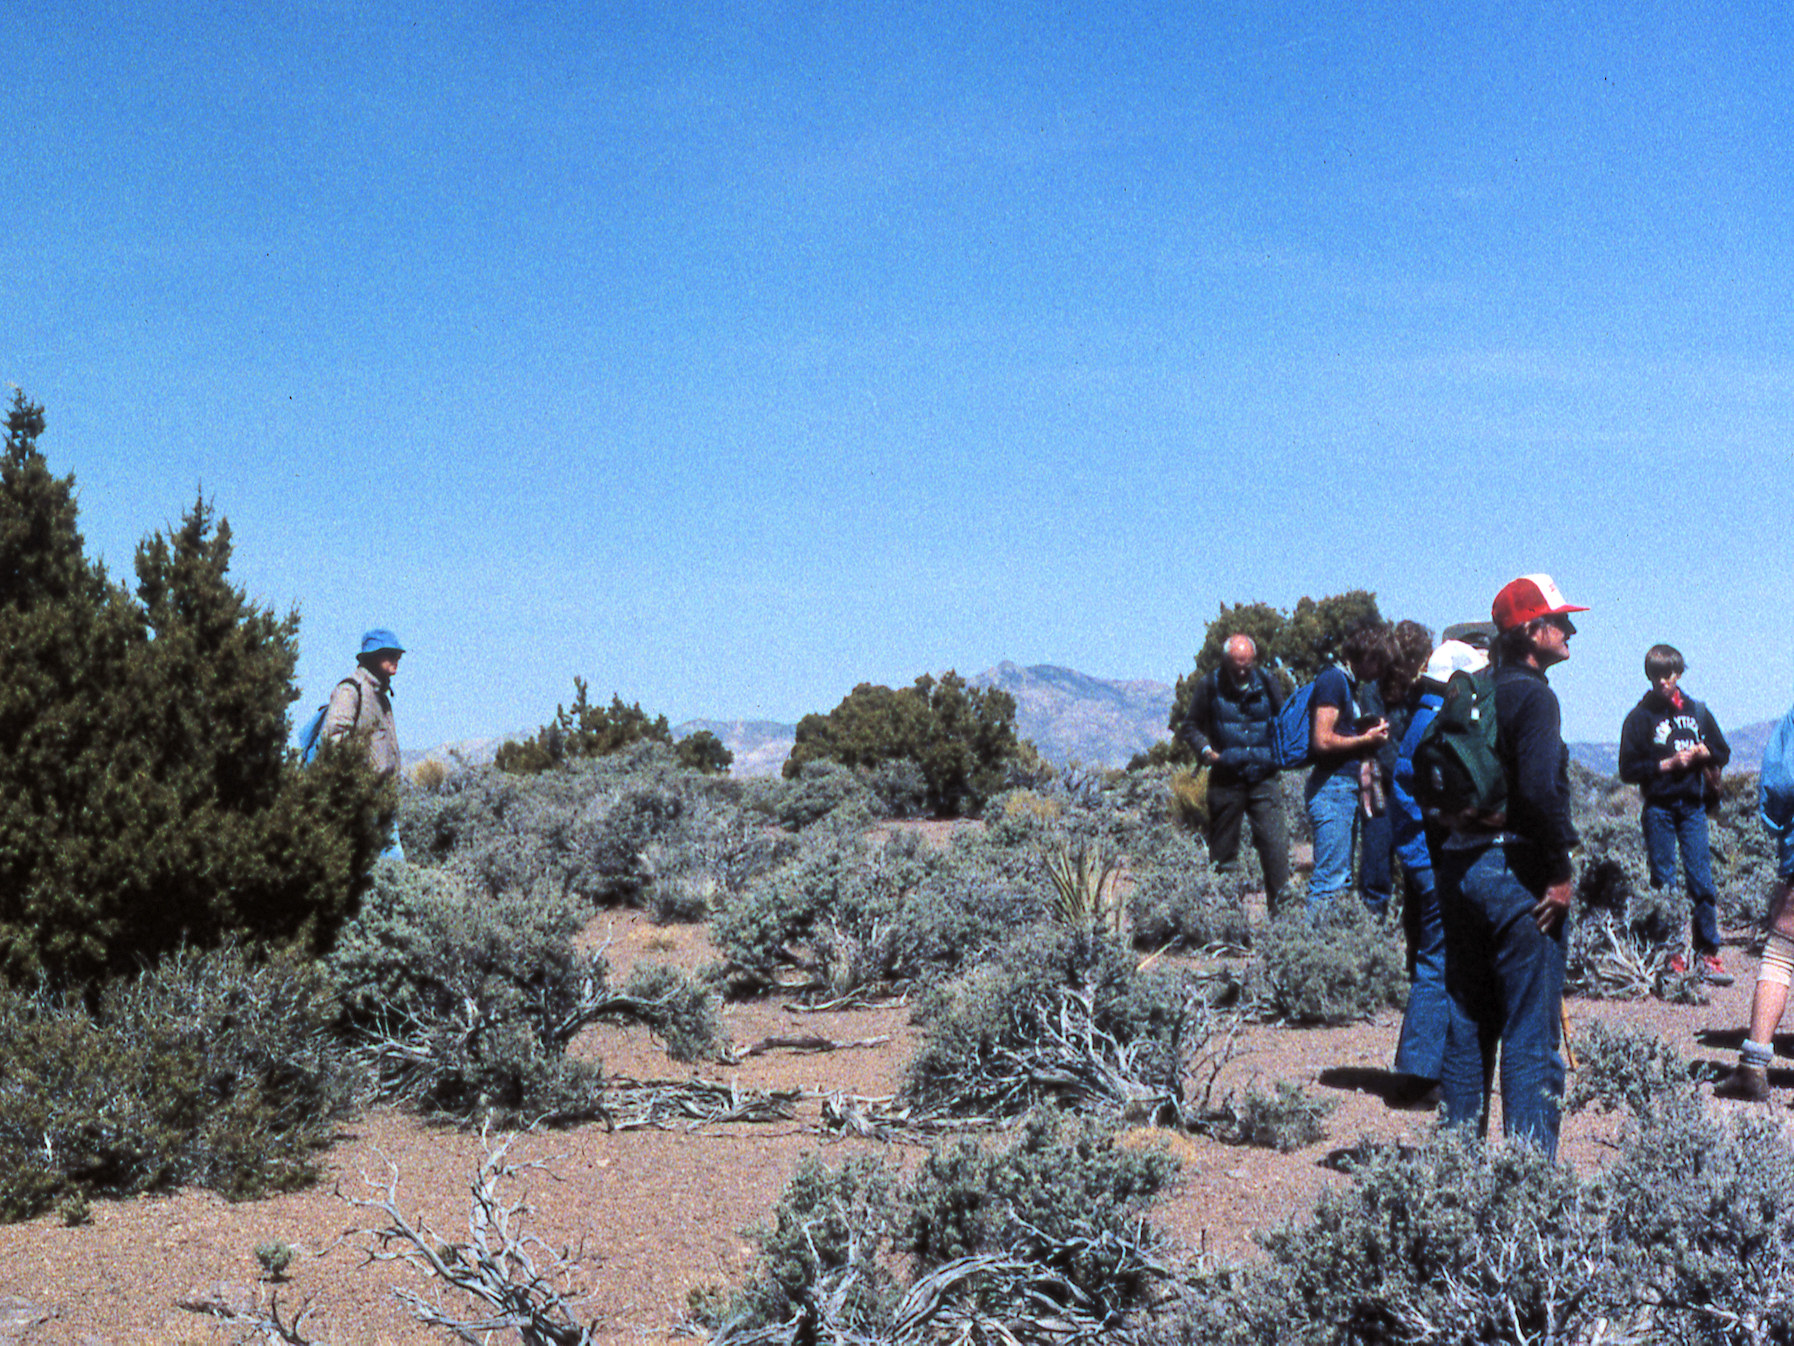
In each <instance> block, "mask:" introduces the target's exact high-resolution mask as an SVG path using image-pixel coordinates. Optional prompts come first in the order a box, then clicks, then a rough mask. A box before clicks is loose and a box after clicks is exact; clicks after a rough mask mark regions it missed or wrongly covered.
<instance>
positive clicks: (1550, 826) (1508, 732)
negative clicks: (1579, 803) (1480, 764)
mask: <svg viewBox="0 0 1794 1346" xmlns="http://www.w3.org/2000/svg"><path fill="white" fill-rule="evenodd" d="M1495 726H1496V727H1495V752H1496V755H1497V756H1499V757H1500V758H1501V766H1502V769H1503V770H1504V771H1505V772H1506V773H1507V830H1508V831H1509V832H1512V833H1514V834H1515V835H1517V836H1520V837H1524V838H1525V839H1526V840H1528V841H1530V842H1532V843H1533V844H1534V845H1535V846H1536V847H1537V848H1538V855H1539V859H1540V860H1541V861H1542V862H1543V864H1544V868H1545V877H1546V880H1547V882H1550V883H1557V882H1559V881H1561V880H1563V879H1567V878H1569V877H1570V849H1571V848H1572V847H1573V846H1575V845H1576V843H1577V841H1578V839H1579V838H1578V837H1577V835H1576V826H1575V824H1574V823H1572V822H1571V821H1570V750H1569V749H1568V748H1566V747H1565V746H1564V740H1563V712H1562V711H1561V710H1560V708H1559V707H1558V704H1557V693H1556V692H1554V691H1552V690H1551V684H1550V683H1548V682H1546V681H1545V675H1544V673H1543V672H1542V671H1541V670H1539V669H1536V668H1533V667H1532V666H1531V665H1529V664H1507V665H1504V666H1503V667H1502V668H1501V669H1500V670H1499V671H1498V672H1497V673H1496V674H1495Z"/></svg>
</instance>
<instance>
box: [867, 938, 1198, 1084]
mask: <svg viewBox="0 0 1794 1346" xmlns="http://www.w3.org/2000/svg"><path fill="white" fill-rule="evenodd" d="M916 1014H917V1018H918V1019H919V1020H920V1022H921V1023H922V1025H923V1028H924V1040H923V1042H922V1045H921V1046H920V1047H919V1048H918V1049H917V1050H916V1053H915V1055H914V1056H912V1057H911V1059H910V1062H909V1065H908V1067H907V1070H906V1072H905V1077H904V1085H903V1094H902V1097H903V1098H904V1100H905V1102H906V1103H908V1104H909V1105H911V1106H913V1107H915V1108H917V1109H919V1110H921V1111H924V1112H928V1111H940V1112H945V1113H949V1114H952V1115H956V1116H979V1117H1018V1116H1021V1115H1022V1114H1024V1113H1026V1112H1028V1111H1030V1110H1031V1109H1033V1108H1034V1107H1036V1106H1038V1105H1040V1104H1042V1103H1047V1102H1052V1103H1057V1104H1061V1105H1068V1106H1075V1107H1082V1108H1087V1109H1092V1110H1098V1111H1108V1112H1113V1113H1118V1114H1123V1115H1133V1116H1137V1117H1138V1118H1140V1119H1145V1118H1148V1117H1151V1118H1158V1117H1160V1116H1165V1117H1168V1118H1171V1119H1175V1118H1176V1117H1177V1116H1178V1115H1179V1111H1180V1106H1181V1103H1182V1099H1183V1084H1184V1075H1185V1070H1186V1063H1187V1062H1188V1060H1189V1058H1190V1056H1191V1055H1192V1054H1193V1053H1194V1052H1195V1051H1197V1050H1198V1049H1199V1048H1200V1047H1201V1046H1202V1044H1203V1043H1204V1042H1206V1041H1207V1039H1208V1037H1209V1036H1210V1034H1211V1033H1212V1032H1213V1029H1214V1023H1213V1020H1212V1016H1211V1015H1210V1013H1209V1012H1208V1008H1207V1005H1206V1003H1205V1002H1204V1000H1203V998H1202V996H1201V993H1200V990H1199V989H1198V987H1197V986H1196V984H1195V983H1194V981H1193V979H1192V978H1191V976H1190V974H1188V973H1186V972H1183V971H1181V970H1177V969H1171V968H1166V967H1163V966H1160V967H1154V968H1150V969H1147V970H1145V971H1142V970H1140V968H1139V967H1138V966H1137V964H1136V963H1135V960H1134V958H1133V955H1132V954H1131V953H1129V952H1128V951H1127V950H1126V949H1124V948H1122V947H1121V946H1120V945H1119V944H1117V943H1115V942H1114V941H1112V940H1110V939H1107V938H1105V937H1103V936H1102V935H1101V934H1100V933H1099V932H1097V931H1095V930H1093V929H1089V928H1078V929H1068V928H1065V927H1060V926H1053V925H1036V926H1033V927H1030V928H1028V929H1025V930H1022V931H1020V932H1018V933H1017V934H1016V935H1014V936H1013V937H1012V938H1011V939H1010V940H1009V941H1008V942H1007V943H1006V944H1004V945H1002V946H1000V947H999V948H997V949H996V950H994V951H993V952H992V953H991V954H990V955H989V957H988V959H987V961H985V962H983V963H981V964H979V965H978V966H976V967H973V968H972V969H970V970H969V971H968V972H966V973H965V974H964V975H962V976H961V977H959V978H958V979H956V980H954V981H952V982H948V983H945V984H943V985H940V986H938V987H937V988H935V989H934V990H932V991H931V992H930V993H929V994H928V995H927V996H926V997H925V998H924V999H923V1000H922V1002H921V1003H920V1005H919V1006H918V1008H917V1011H916Z"/></svg>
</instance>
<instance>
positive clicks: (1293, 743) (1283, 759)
mask: <svg viewBox="0 0 1794 1346" xmlns="http://www.w3.org/2000/svg"><path fill="white" fill-rule="evenodd" d="M1312 700H1314V684H1313V683H1312V682H1305V683H1303V684H1302V685H1301V686H1300V687H1298V688H1296V690H1295V691H1293V692H1291V693H1290V694H1289V699H1288V700H1286V701H1285V702H1284V703H1283V709H1282V710H1280V711H1278V712H1277V722H1276V724H1275V726H1274V727H1273V728H1272V730H1271V753H1272V755H1273V756H1275V757H1276V759H1277V769H1278V770H1279V771H1294V770H1295V769H1296V768H1297V767H1304V766H1313V765H1314V735H1313V732H1312V731H1311V729H1310V728H1309V724H1308V703H1309V702H1310V701H1312Z"/></svg>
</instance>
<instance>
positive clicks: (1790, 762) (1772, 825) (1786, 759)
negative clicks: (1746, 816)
mask: <svg viewBox="0 0 1794 1346" xmlns="http://www.w3.org/2000/svg"><path fill="white" fill-rule="evenodd" d="M1757 812H1758V813H1759V814H1760V815H1761V816H1762V819H1763V826H1764V827H1766V828H1768V829H1769V831H1770V833H1771V834H1772V835H1774V836H1778V837H1779V836H1781V835H1782V833H1784V832H1786V831H1787V830H1788V828H1789V826H1790V825H1794V710H1790V711H1789V712H1788V713H1787V714H1786V715H1784V716H1782V719H1781V723H1780V724H1778V725H1776V726H1775V728H1774V729H1772V730H1770V731H1769V742H1768V743H1766V744H1764V745H1763V769H1762V771H1761V772H1760V773H1759V774H1758V776H1757Z"/></svg>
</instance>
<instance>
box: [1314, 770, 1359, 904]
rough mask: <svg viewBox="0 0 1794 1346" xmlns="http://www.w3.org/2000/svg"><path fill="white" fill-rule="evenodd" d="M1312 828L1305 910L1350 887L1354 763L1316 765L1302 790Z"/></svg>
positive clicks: (1355, 811) (1355, 781)
mask: <svg viewBox="0 0 1794 1346" xmlns="http://www.w3.org/2000/svg"><path fill="white" fill-rule="evenodd" d="M1302 798H1303V802H1304V803H1305V805H1306V806H1307V810H1308V824H1309V826H1310V827H1311V828H1312V829H1313V831H1314V873H1312V874H1311V875H1309V877H1308V909H1309V911H1311V912H1312V911H1314V910H1315V908H1317V907H1320V906H1324V905H1325V904H1326V903H1328V902H1331V901H1332V900H1333V899H1334V898H1335V897H1337V896H1338V895H1339V894H1340V893H1343V892H1345V891H1346V890H1347V889H1348V888H1350V887H1351V886H1352V827H1353V824H1354V823H1355V822H1357V819H1358V766H1357V763H1353V764H1352V767H1351V769H1350V770H1348V771H1333V770H1330V769H1329V768H1327V767H1316V768H1315V769H1314V770H1313V771H1312V772H1310V773H1309V776H1308V785H1307V787H1306V788H1305V789H1304V790H1303V793H1302Z"/></svg>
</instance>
